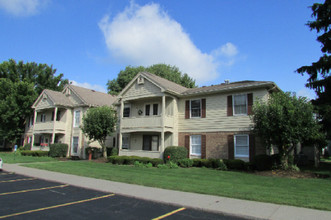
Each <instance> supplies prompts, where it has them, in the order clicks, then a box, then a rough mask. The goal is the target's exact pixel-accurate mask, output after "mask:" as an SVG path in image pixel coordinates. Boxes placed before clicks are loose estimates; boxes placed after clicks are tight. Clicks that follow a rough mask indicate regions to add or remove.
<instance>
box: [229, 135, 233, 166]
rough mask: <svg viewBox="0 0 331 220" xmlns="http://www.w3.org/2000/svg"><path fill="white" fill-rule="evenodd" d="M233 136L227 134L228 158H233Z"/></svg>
mask: <svg viewBox="0 0 331 220" xmlns="http://www.w3.org/2000/svg"><path fill="white" fill-rule="evenodd" d="M233 138H234V136H233V135H228V157H229V159H230V160H232V159H234V140H233Z"/></svg>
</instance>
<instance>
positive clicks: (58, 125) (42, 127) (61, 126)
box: [34, 121, 66, 132]
mask: <svg viewBox="0 0 331 220" xmlns="http://www.w3.org/2000/svg"><path fill="white" fill-rule="evenodd" d="M54 123H55V131H65V129H66V123H65V122H61V121H55V122H54V121H50V122H38V123H36V124H35V125H34V126H35V128H34V131H35V132H52V131H53V126H54Z"/></svg>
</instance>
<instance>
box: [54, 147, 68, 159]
mask: <svg viewBox="0 0 331 220" xmlns="http://www.w3.org/2000/svg"><path fill="white" fill-rule="evenodd" d="M67 152H68V145H67V144H51V145H49V156H50V157H66V156H67Z"/></svg>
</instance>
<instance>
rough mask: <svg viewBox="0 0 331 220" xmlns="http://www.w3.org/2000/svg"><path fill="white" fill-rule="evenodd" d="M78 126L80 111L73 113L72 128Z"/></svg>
mask: <svg viewBox="0 0 331 220" xmlns="http://www.w3.org/2000/svg"><path fill="white" fill-rule="evenodd" d="M79 125H80V111H79V110H77V111H75V121H74V127H79Z"/></svg>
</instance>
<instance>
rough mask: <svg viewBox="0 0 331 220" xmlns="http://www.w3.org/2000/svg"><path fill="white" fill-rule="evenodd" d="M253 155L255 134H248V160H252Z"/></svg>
mask: <svg viewBox="0 0 331 220" xmlns="http://www.w3.org/2000/svg"><path fill="white" fill-rule="evenodd" d="M254 156H255V136H254V135H253V134H250V135H249V161H252V160H253V158H254Z"/></svg>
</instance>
